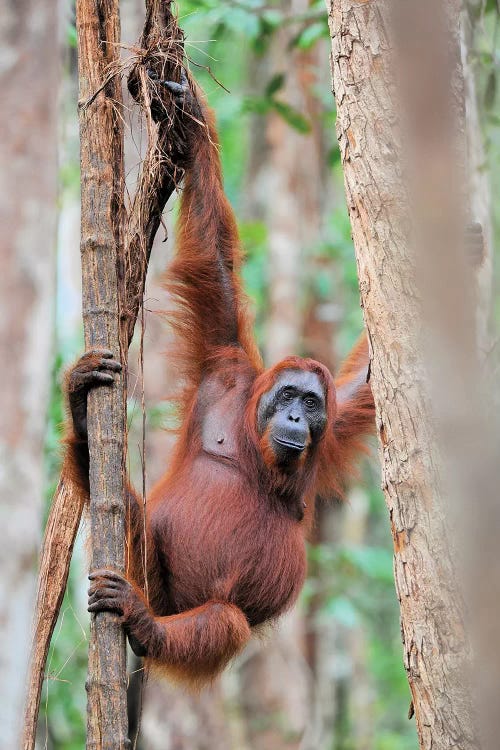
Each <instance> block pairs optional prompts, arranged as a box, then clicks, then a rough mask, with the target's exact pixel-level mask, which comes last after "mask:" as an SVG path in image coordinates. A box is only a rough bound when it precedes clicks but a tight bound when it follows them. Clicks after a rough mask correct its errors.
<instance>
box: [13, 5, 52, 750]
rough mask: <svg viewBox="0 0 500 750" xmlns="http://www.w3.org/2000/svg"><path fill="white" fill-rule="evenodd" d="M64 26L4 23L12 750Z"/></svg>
mask: <svg viewBox="0 0 500 750" xmlns="http://www.w3.org/2000/svg"><path fill="white" fill-rule="evenodd" d="M33 17H36V19H37V21H36V23H35V24H34V23H33ZM57 29H58V23H57V3H56V2H55V1H54V0H52V1H50V0H48V2H46V3H44V4H42V5H40V3H37V2H31V1H30V0H25V2H23V3H8V4H7V5H6V6H5V9H4V11H3V14H2V24H0V43H1V48H2V65H1V72H0V86H1V91H2V102H3V111H4V116H3V117H2V120H1V123H0V161H1V162H2V170H1V173H0V174H1V176H0V193H1V196H2V198H1V208H0V224H1V226H2V233H1V236H0V257H1V259H2V274H1V278H0V290H1V296H2V300H4V305H3V310H2V315H1V318H0V354H1V358H2V362H3V363H4V368H5V373H4V377H3V379H2V389H1V401H0V464H1V466H2V470H1V472H0V508H1V511H0V519H1V525H2V529H3V532H4V534H3V541H2V545H1V550H0V567H1V570H2V582H3V583H2V586H1V589H0V636H1V642H2V644H3V647H2V656H1V657H0V673H1V674H2V701H1V704H0V726H1V727H2V730H1V735H2V747H3V748H5V750H14V748H18V747H19V745H20V734H21V716H22V703H23V697H24V682H25V676H26V667H27V656H28V654H27V649H26V644H27V643H28V642H29V627H30V620H31V612H32V609H33V600H34V595H35V580H36V579H35V561H36V555H37V549H38V545H39V542H40V539H39V534H40V523H41V515H42V500H43V484H44V475H43V440H44V433H45V417H46V412H47V404H48V397H49V374H50V364H51V363H50V356H51V344H52V333H53V331H52V316H53V301H54V286H55V284H54V282H55V262H54V260H55V254H54V250H55V227H56V221H55V219H56V204H57V101H58V83H59V71H58V68H59V48H58V38H57ZM40 60H43V65H41V64H40ZM9 300H10V301H9Z"/></svg>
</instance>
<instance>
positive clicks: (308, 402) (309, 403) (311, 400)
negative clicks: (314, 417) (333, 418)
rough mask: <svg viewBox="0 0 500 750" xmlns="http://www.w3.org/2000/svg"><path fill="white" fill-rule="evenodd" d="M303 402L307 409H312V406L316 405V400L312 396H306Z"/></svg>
mask: <svg viewBox="0 0 500 750" xmlns="http://www.w3.org/2000/svg"><path fill="white" fill-rule="evenodd" d="M304 403H305V405H306V406H307V407H308V408H309V409H314V407H315V406H317V405H318V401H317V399H316V398H314V396H308V397H307V398H305V399H304Z"/></svg>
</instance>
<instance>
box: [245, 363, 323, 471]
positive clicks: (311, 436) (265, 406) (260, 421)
mask: <svg viewBox="0 0 500 750" xmlns="http://www.w3.org/2000/svg"><path fill="white" fill-rule="evenodd" d="M326 422H327V416H326V405H325V393H324V389H323V385H322V383H321V380H320V379H319V377H318V376H317V375H316V373H314V372H307V371H305V370H283V372H282V373H281V374H280V375H279V377H278V378H277V379H276V382H275V384H274V385H273V387H272V388H271V389H270V390H269V391H267V392H266V393H265V394H264V395H263V396H262V398H261V399H260V401H259V405H258V407H257V429H258V431H259V433H260V434H261V435H263V434H264V432H266V430H267V431H268V435H269V440H270V443H271V446H272V448H273V450H274V453H275V455H276V459H277V461H278V463H285V464H286V463H289V462H291V461H294V460H296V459H297V458H299V456H300V455H301V454H302V453H303V452H304V451H305V450H306V449H307V448H308V447H310V446H311V445H314V444H315V443H317V442H318V440H319V439H320V437H321V436H322V435H323V433H324V431H325V427H326Z"/></svg>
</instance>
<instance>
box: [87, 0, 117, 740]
mask: <svg viewBox="0 0 500 750" xmlns="http://www.w3.org/2000/svg"><path fill="white" fill-rule="evenodd" d="M76 18H77V32H78V45H79V47H78V62H79V80H80V101H79V110H80V161H81V187H82V224H81V254H82V297H83V321H84V334H85V346H86V349H93V348H101V349H110V350H111V351H112V352H113V353H114V355H115V356H118V354H119V355H120V358H121V360H122V361H123V355H124V352H123V351H121V350H120V336H119V332H120V326H119V302H120V300H119V290H118V285H119V284H122V283H123V270H124V269H123V265H122V266H121V268H120V265H119V264H120V262H121V263H122V264H123V185H124V178H123V128H122V113H121V111H120V107H121V81H120V77H119V76H117V75H115V76H114V77H113V78H111V79H109V76H110V73H111V72H114V71H113V69H112V66H116V64H117V57H118V54H119V47H118V44H119V42H120V26H119V8H118V0H98V2H93V1H92V0H79V2H78V3H77V9H76ZM116 72H117V71H116ZM107 76H108V81H107V82H106V77H107ZM98 92H99V93H98ZM121 293H123V292H121ZM124 382H125V378H123V379H120V382H118V383H117V384H116V386H114V387H112V388H99V389H96V390H94V391H91V392H90V394H89V398H88V433H89V454H90V470H89V478H90V542H91V569H92V570H95V569H99V568H112V569H114V570H117V571H119V572H121V573H124V571H125V533H124V532H125V505H124V466H125V452H124V451H125V399H124ZM87 692H88V706H87V747H88V748H92V750H93V749H94V748H125V747H127V746H128V727H127V675H126V650H125V633H124V631H123V628H122V626H121V624H120V620H119V617H118V616H117V615H115V614H113V613H109V612H103V613H99V614H97V615H96V616H92V617H91V623H90V643H89V676H88V681H87Z"/></svg>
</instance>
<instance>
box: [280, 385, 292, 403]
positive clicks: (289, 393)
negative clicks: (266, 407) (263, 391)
mask: <svg viewBox="0 0 500 750" xmlns="http://www.w3.org/2000/svg"><path fill="white" fill-rule="evenodd" d="M281 398H282V399H283V401H291V400H292V399H293V391H292V390H290V388H285V390H284V391H283V392H282V394H281Z"/></svg>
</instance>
